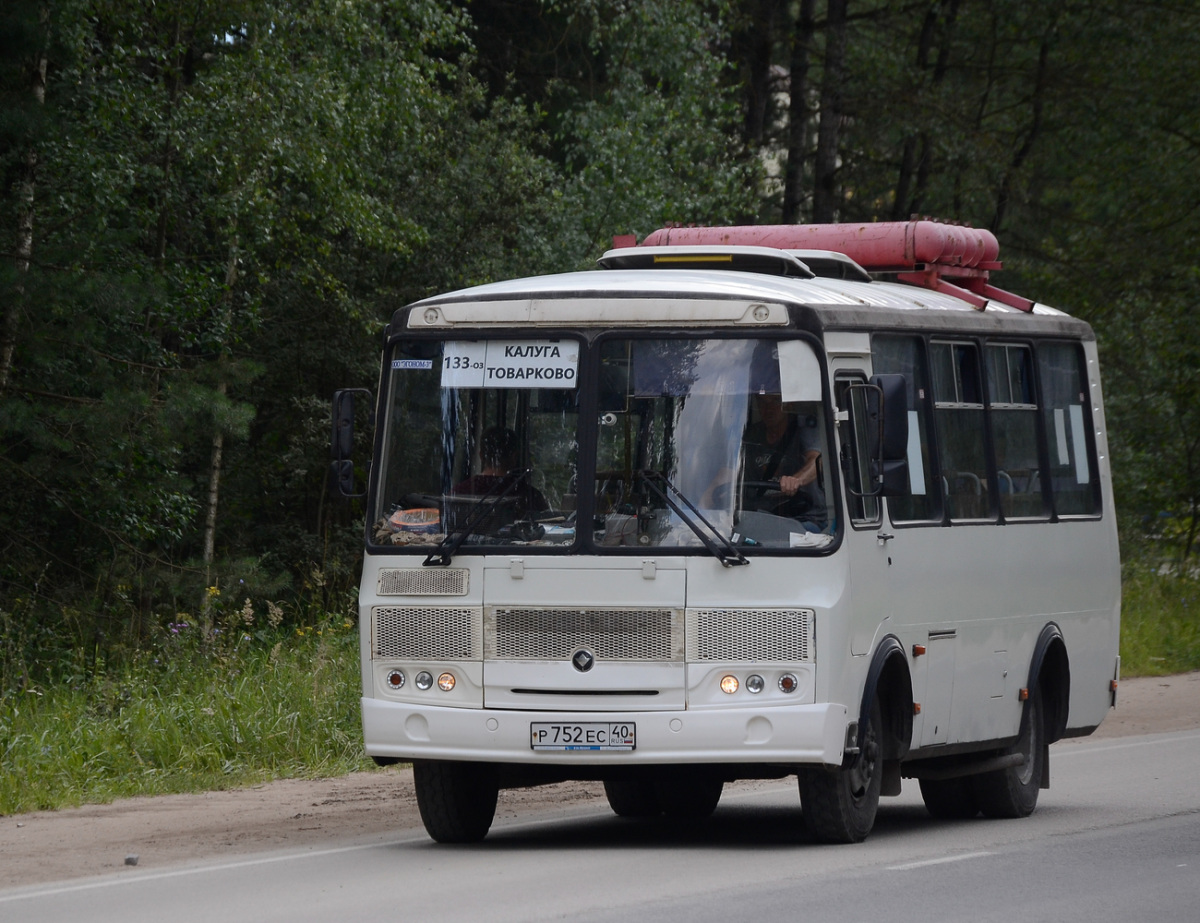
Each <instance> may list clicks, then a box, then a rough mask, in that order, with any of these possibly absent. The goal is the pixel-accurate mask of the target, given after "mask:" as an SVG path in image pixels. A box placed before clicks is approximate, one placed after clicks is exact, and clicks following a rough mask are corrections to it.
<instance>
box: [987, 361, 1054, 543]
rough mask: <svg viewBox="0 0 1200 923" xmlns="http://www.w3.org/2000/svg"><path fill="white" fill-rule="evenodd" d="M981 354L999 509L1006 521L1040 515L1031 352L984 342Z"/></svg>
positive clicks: (1042, 501)
mask: <svg viewBox="0 0 1200 923" xmlns="http://www.w3.org/2000/svg"><path fill="white" fill-rule="evenodd" d="M986 357H987V373H988V407H989V409H990V418H991V422H992V451H993V455H994V458H995V461H996V485H997V488H998V490H999V491H1000V511H1001V512H1002V513H1003V514H1004V518H1005V519H1038V518H1045V517H1046V514H1047V509H1046V504H1045V499H1044V498H1045V490H1044V486H1045V485H1044V484H1043V481H1042V477H1041V466H1040V464H1039V461H1038V459H1039V454H1038V405H1037V397H1036V392H1035V390H1034V381H1033V353H1032V351H1031V350H1030V348H1029V347H1028V346H1022V345H1018V344H1010V343H989V344H988V346H987V351H986Z"/></svg>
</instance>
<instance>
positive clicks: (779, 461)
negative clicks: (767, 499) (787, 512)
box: [742, 392, 821, 509]
mask: <svg viewBox="0 0 1200 923" xmlns="http://www.w3.org/2000/svg"><path fill="white" fill-rule="evenodd" d="M754 406H755V409H756V410H757V411H758V419H757V420H756V421H755V422H753V423H751V424H750V425H749V426H747V427H746V434H745V436H744V437H743V439H742V448H743V451H744V452H745V472H744V478H745V480H746V481H748V482H755V481H758V482H763V481H772V480H778V481H779V490H780V492H781V493H782V494H783V495H784V496H785V497H796V496H803V497H807V499H808V500H809V501H810V504H809V508H810V509H811V508H815V507H817V506H818V501H819V499H820V498H819V497H818V496H817V492H818V490H819V487H820V485H819V484H818V483H817V482H818V477H819V474H820V471H819V468H818V463H819V461H820V458H821V450H820V449H819V448H818V447H817V446H816V445H815V442H816V436H817V434H816V432H815V430H813V431H811V432H810V429H811V428H810V427H807V426H802V425H801V423H800V420H799V418H798V417H797V416H796V415H795V414H789V413H786V412H785V411H784V409H783V398H782V396H781V395H780V394H779V393H778V392H774V393H760V394H756V395H755V396H754ZM766 490H767V489H766V488H765V487H761V486H759V487H747V488H746V496H745V497H743V499H742V508H743V509H759V508H761V507H762V506H763V505H764V504H763V502H762V497H763V494H764V493H766ZM775 501H776V502H777V501H778V498H775ZM766 505H768V506H774V505H776V503H769V504H766Z"/></svg>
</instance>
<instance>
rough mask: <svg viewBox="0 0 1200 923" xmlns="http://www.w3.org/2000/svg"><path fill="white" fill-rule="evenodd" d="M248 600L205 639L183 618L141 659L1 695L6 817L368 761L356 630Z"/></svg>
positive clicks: (0, 808)
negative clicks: (285, 621) (282, 619)
mask: <svg viewBox="0 0 1200 923" xmlns="http://www.w3.org/2000/svg"><path fill="white" fill-rule="evenodd" d="M270 619H271V616H270V613H268V612H258V613H255V612H253V610H252V608H246V607H243V608H242V609H238V610H235V611H234V612H233V613H229V614H228V617H226V618H224V619H223V620H222V628H221V629H220V632H221V633H219V634H217V635H215V636H212V637H209V638H202V637H199V636H198V634H197V628H196V626H195V624H194V622H193V621H190V620H188V619H187V617H186V616H184V615H183V614H181V615H180V621H178V622H173V623H171V624H169V625H168V626H167V627H166V628H165V629H164V630H163V632H162V634H161V635H160V636H158V637H157V638H156V640H155V642H154V643H153V644H152V645H150V646H148V647H147V648H146V649H144V650H143V651H141V652H140V653H139V654H138V656H137V657H136V658H134V659H132V660H129V661H127V662H125V663H122V664H119V665H106V664H102V665H100V666H99V668H97V669H94V670H91V671H89V674H85V673H84V671H82V670H78V671H75V672H67V673H64V674H63V675H61V676H60V677H58V678H57V680H56V681H55V682H53V683H49V684H45V685H42V684H38V685H30V686H28V687H26V688H25V689H23V690H21V691H14V692H10V693H7V694H5V695H4V697H3V699H2V700H0V761H2V762H3V764H4V766H5V767H6V768H5V771H4V773H3V774H0V814H11V813H14V812H19V811H30V810H39V809H52V808H60V807H66V806H69V805H77V804H83V803H95V802H104V801H110V800H112V799H113V798H119V797H128V796H133V795H153V794H165V793H170V792H187V791H197V790H203V789H224V788H232V787H235V786H238V785H245V784H248V783H252V782H261V781H266V780H269V779H275V778H288V777H306V778H314V777H321V776H328V775H335V774H340V773H343V772H348V771H350V770H355V769H366V768H369V765H370V764H369V763H368V762H367V761H366V759H365V758H364V757H363V756H362V744H361V730H360V728H359V716H358V695H359V673H358V633H357V630H356V629H355V626H354V624H353V622H351V621H350V620H349V619H344V618H341V617H332V618H329V619H325V620H322V621H319V622H317V623H316V625H314V626H311V627H308V628H300V629H294V630H290V631H289V630H286V629H280V628H275V627H272V626H271V625H270V621H269V620H270Z"/></svg>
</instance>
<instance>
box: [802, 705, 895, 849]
mask: <svg viewBox="0 0 1200 923" xmlns="http://www.w3.org/2000/svg"><path fill="white" fill-rule="evenodd" d="M860 739H861V745H860V748H859V752H858V754H857V755H856V756H855V757H854V761H853V762H852V763H851V764H850V765H849V766H847V767H845V768H843V769H839V770H836V771H833V772H830V771H828V770H825V769H808V770H804V771H802V772H801V773H800V804H801V807H802V808H803V810H804V823H805V825H806V826H807V827H808V830H809V832H810V833H811V834H812V835H813V836H814V837H816V838H817V839H818V840H823V841H825V842H827V843H859V842H862V841H863V840H865V839H866V838H867V834H869V833H870V832H871V828H872V827H874V826H875V814H876V812H877V811H878V810H879V790H880V786H881V783H882V781H883V718H882V712H881V710H880V707H879V700H878V699H875V701H873V702H872V703H871V710H870V712H869V714H868V720H867V726H866V728H865V729H863V732H862V734H861V738H860Z"/></svg>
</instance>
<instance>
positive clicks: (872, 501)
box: [837, 378, 879, 525]
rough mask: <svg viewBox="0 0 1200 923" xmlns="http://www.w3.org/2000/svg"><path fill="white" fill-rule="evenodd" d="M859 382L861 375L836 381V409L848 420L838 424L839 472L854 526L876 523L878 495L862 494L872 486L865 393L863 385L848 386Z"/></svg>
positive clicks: (877, 518)
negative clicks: (844, 485)
mask: <svg viewBox="0 0 1200 923" xmlns="http://www.w3.org/2000/svg"><path fill="white" fill-rule="evenodd" d="M862 381H863V379H862V378H857V379H854V380H851V379H847V378H839V379H838V382H837V392H838V408H839V409H840V410H846V411H849V419H848V420H842V421H840V422H839V423H838V437H839V440H840V442H841V453H842V457H841V463H842V473H843V475H844V477H845V478H846V505H847V507H848V508H849V510H850V520H851V522H853V523H854V524H855V525H868V524H874V523H878V522H879V498H878V497H874V496H863V494H864V492H867V491H871V490H873V489H874V484H873V483H872V480H871V452H870V448H869V446H870V442H869V441H868V432H867V426H868V420H869V417H868V413H867V396H866V391H865V390H864V389H863V388H851V387H850V385H852V384H859V383H861V382H862Z"/></svg>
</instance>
